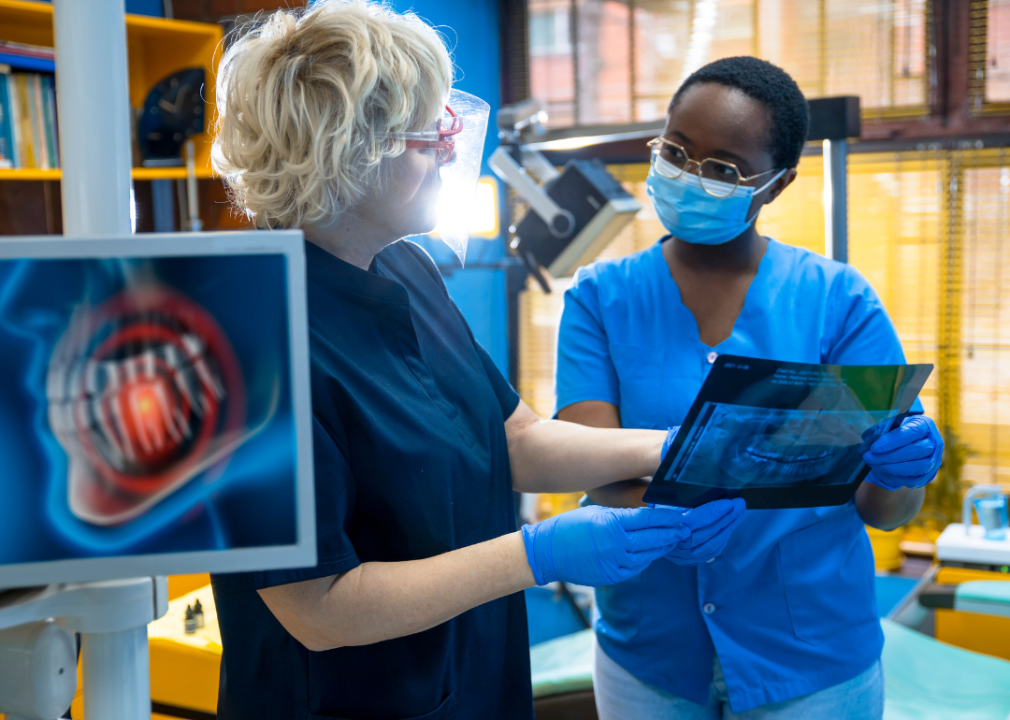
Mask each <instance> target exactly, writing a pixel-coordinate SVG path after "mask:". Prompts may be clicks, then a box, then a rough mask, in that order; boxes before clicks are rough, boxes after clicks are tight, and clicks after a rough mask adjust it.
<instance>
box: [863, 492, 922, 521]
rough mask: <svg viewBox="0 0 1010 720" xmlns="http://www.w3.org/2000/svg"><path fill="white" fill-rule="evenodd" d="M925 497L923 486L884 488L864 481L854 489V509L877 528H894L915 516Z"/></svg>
mask: <svg viewBox="0 0 1010 720" xmlns="http://www.w3.org/2000/svg"><path fill="white" fill-rule="evenodd" d="M925 497H926V491H925V489H923V488H915V489H913V488H901V489H900V490H893V491H892V490H884V489H883V488H881V487H878V486H876V485H874V484H873V483H869V482H864V483H863V484H862V485H860V486H859V489H858V490H856V511H857V512H858V513H859V517H860V519H861V520H862V521H863V522H864V523H866V524H867V525H869V526H870V527H874V528H877V529H878V530H894V529H895V528H899V527H901V526H902V525H904V524H905V523H907V522H908V521H909V520H911V519H912V518H914V517H915V514H916V513H917V512H919V509H920V508H921V507H922V501H923V500H924V499H925Z"/></svg>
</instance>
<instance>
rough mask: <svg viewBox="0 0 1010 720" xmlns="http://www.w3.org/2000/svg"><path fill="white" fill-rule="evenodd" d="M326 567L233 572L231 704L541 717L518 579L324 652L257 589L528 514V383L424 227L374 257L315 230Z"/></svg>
mask: <svg viewBox="0 0 1010 720" xmlns="http://www.w3.org/2000/svg"><path fill="white" fill-rule="evenodd" d="M306 253H307V258H306V259H307V265H308V278H309V282H308V304H309V330H310V342H311V360H312V363H311V364H312V409H313V441H314V450H315V473H316V480H315V486H316V517H317V520H316V522H317V525H318V530H317V532H318V550H319V557H318V565H317V566H316V567H313V568H306V569H300V570H280V571H270V572H259V573H248V574H234V575H217V576H215V577H214V578H213V581H214V596H215V599H216V602H217V611H218V620H219V623H220V626H221V637H222V641H223V643H224V657H223V661H222V666H221V695H220V700H219V705H218V712H219V717H220V718H222V720H232V719H234V720H254V719H256V718H263V719H264V720H266V719H269V720H277V719H278V718H296V719H298V720H301V719H303V718H347V719H348V720H351V719H353V720H359V719H360V720H364V719H365V718H375V719H381V720H394V719H399V718H416V719H420V718H424V719H425V720H436V719H438V720H441V719H442V718H474V719H475V720H476V719H478V718H479V719H480V720H488V719H491V718H503V719H504V718H508V719H509V720H512V719H513V718H532V717H533V700H532V692H531V688H530V665H529V643H528V635H527V630H526V608H525V604H524V600H523V594H522V593H516V594H514V595H511V596H509V597H504V598H501V599H499V600H495V601H493V602H489V603H486V604H484V605H481V606H479V607H476V608H474V609H473V610H470V611H468V612H466V613H463V614H462V615H460V616H459V617H457V618H455V619H453V620H450V621H449V622H446V623H443V624H442V625H439V626H438V627H435V628H432V629H430V630H427V631H425V632H421V633H417V634H415V635H409V636H407V637H402V638H397V639H395V640H388V641H385V642H380V643H376V644H374V645H367V646H363V647H344V648H338V649H336V650H330V651H326V652H310V651H308V650H306V649H305V647H304V646H302V645H301V644H300V643H299V642H298V641H296V640H295V639H294V638H293V637H292V636H291V635H290V634H288V633H287V631H285V630H284V628H283V627H282V626H281V624H280V623H279V622H278V621H277V620H276V618H274V616H273V614H271V612H270V611H269V610H268V609H267V607H266V605H265V604H264V603H263V601H262V600H261V599H260V597H259V595H258V594H257V592H256V590H258V589H261V588H267V587H272V586H275V585H284V584H287V583H293V582H299V581H302V580H309V579H313V578H320V577H326V576H330V575H336V574H338V573H343V572H347V571H348V570H351V569H352V568H354V567H356V566H358V565H359V564H361V563H366V562H395V561H404V560H418V559H421V558H428V557H432V556H434V555H439V554H441V553H446V552H449V551H451V550H455V549H457V548H461V547H466V546H468V545H473V544H474V543H479V542H483V541H485V540H489V539H491V538H494V537H498V536H500V535H504V534H506V533H509V532H513V531H515V529H516V526H515V514H514V509H513V502H512V478H511V471H510V468H509V458H508V447H507V445H506V438H505V427H504V422H505V419H506V418H508V416H509V415H511V414H512V411H513V410H515V408H516V407H517V405H518V403H519V397H518V395H516V393H515V391H514V390H513V389H512V387H511V386H510V385H509V383H508V381H506V380H505V379H504V378H503V377H502V375H501V373H499V371H498V370H497V369H496V367H495V365H494V363H493V362H492V361H491V359H490V357H489V356H488V355H487V353H486V352H485V351H484V349H483V348H481V347H480V345H478V344H477V342H476V341H475V340H474V338H473V336H472V335H471V333H470V329H469V327H468V326H467V324H466V321H465V320H464V319H463V317H462V315H461V314H460V312H459V310H458V309H457V308H456V306H455V305H454V304H453V302H452V300H450V299H449V296H448V294H447V293H446V290H445V285H444V284H443V282H442V279H441V277H440V276H439V274H438V270H437V269H436V268H435V266H434V264H433V263H432V261H431V259H430V258H429V257H428V255H427V254H426V253H425V252H424V251H423V250H422V249H420V248H419V247H418V246H417V245H414V244H412V243H410V242H399V243H395V244H393V245H391V246H389V247H387V248H386V249H385V250H383V251H382V252H381V253H379V254H378V255H377V256H376V258H375V262H374V263H373V265H372V268H371V270H370V271H368V272H366V271H364V270H361V269H360V268H357V267H354V266H352V265H350V264H348V263H345V262H343V261H342V260H339V259H337V258H336V257H334V256H333V255H330V254H329V253H327V252H325V251H323V250H321V249H320V248H318V247H316V246H315V245H311V244H307V245H306Z"/></svg>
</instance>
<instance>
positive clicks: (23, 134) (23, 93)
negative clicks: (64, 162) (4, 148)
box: [13, 73, 39, 168]
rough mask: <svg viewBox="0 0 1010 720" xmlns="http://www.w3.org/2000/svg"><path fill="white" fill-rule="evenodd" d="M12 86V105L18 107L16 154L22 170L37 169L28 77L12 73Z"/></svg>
mask: <svg viewBox="0 0 1010 720" xmlns="http://www.w3.org/2000/svg"><path fill="white" fill-rule="evenodd" d="M13 78H14V84H15V85H16V86H17V92H16V93H15V95H14V103H15V104H16V105H17V107H18V131H19V133H20V136H19V137H18V154H19V155H20V156H21V165H20V167H22V168H37V167H38V166H39V165H38V160H37V159H36V158H37V156H36V155H35V151H34V148H35V138H34V129H33V127H32V114H31V107H32V103H31V99H30V98H29V97H28V86H29V84H30V83H29V82H28V76H27V75H26V74H25V73H14V75H13Z"/></svg>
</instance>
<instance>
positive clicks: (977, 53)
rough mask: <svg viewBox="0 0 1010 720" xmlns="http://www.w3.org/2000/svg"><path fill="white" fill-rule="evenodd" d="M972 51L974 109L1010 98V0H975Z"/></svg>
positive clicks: (973, 2)
mask: <svg viewBox="0 0 1010 720" xmlns="http://www.w3.org/2000/svg"><path fill="white" fill-rule="evenodd" d="M970 52H971V55H972V57H971V61H972V65H973V67H972V69H971V71H972V73H973V75H974V77H972V78H971V80H972V81H973V82H972V85H973V89H974V90H976V92H974V93H973V95H974V101H975V103H976V104H975V106H974V107H973V110H975V111H979V110H982V109H984V104H986V103H1006V102H1010V0H972V7H971V37H970ZM979 85H982V92H977V90H978V88H979Z"/></svg>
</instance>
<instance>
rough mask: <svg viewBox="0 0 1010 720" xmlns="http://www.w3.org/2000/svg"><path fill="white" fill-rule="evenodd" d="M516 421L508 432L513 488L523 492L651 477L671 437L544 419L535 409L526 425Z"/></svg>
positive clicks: (572, 489) (582, 487) (567, 489)
mask: <svg viewBox="0 0 1010 720" xmlns="http://www.w3.org/2000/svg"><path fill="white" fill-rule="evenodd" d="M527 411H528V408H527ZM519 412H520V411H518V410H517V413H519ZM509 422H510V423H512V422H513V419H512V418H510V420H509ZM514 424H515V425H516V427H515V428H514V429H513V431H512V432H509V460H510V461H511V464H512V486H513V487H514V488H515V489H516V490H519V491H521V492H546V493H552V492H577V491H580V490H590V489H592V488H595V487H599V486H601V485H606V484H608V483H612V482H616V481H618V480H625V479H627V478H635V477H642V476H643V475H651V474H652V473H654V472H655V471H656V468H657V467H659V460H660V450H661V448H662V446H663V440H664V438H665V437H666V433H665V432H662V431H660V430H618V429H601V428H593V427H585V426H583V425H577V424H575V423H570V422H563V421H560V420H541V419H540V418H538V417H537V416H536V415H533V414H532V411H529V416H527V417H526V418H525V420H524V421H523V422H522V423H521V424H520V423H519V422H516V423H514ZM506 428H508V425H506Z"/></svg>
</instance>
